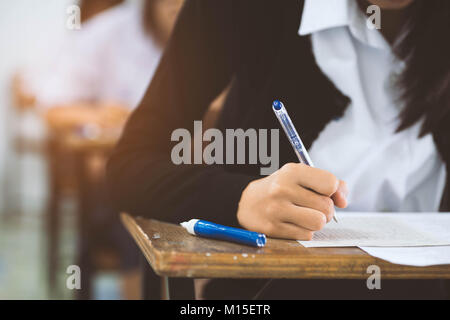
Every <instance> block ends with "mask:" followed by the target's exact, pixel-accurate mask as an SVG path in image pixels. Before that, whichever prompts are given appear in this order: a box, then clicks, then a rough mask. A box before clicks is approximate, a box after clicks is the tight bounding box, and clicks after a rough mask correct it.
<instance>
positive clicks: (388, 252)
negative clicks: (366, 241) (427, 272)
mask: <svg viewBox="0 0 450 320" xmlns="http://www.w3.org/2000/svg"><path fill="white" fill-rule="evenodd" d="M360 248H361V249H362V250H364V251H365V252H367V253H368V254H370V255H371V256H373V257H376V258H380V259H383V260H386V261H388V262H390V263H395V264H403V265H408V266H415V267H426V266H433V265H441V264H450V246H428V247H360Z"/></svg>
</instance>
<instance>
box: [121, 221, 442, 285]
mask: <svg viewBox="0 0 450 320" xmlns="http://www.w3.org/2000/svg"><path fill="white" fill-rule="evenodd" d="M121 218H122V221H123V223H124V224H125V226H126V228H127V229H128V231H129V232H130V234H131V235H132V236H133V238H134V239H135V241H136V243H137V244H138V245H139V247H140V249H141V250H142V252H143V254H144V255H145V257H146V259H147V261H148V263H149V264H150V265H151V267H152V268H153V270H154V271H155V272H156V274H158V275H159V276H162V277H163V278H162V279H163V280H164V281H165V283H166V284H167V277H188V278H278V279H282V278H295V279H367V278H368V277H369V275H370V274H368V273H367V267H368V266H370V265H377V266H379V267H380V268H381V273H382V276H383V279H450V265H446V266H431V267H409V266H402V265H396V264H392V263H389V262H386V261H384V260H381V259H377V258H374V257H372V256H370V255H368V254H366V253H365V252H364V251H362V250H361V249H359V248H353V247H352V248H304V247H303V246H302V245H300V244H299V243H298V242H296V241H288V240H277V239H268V241H267V244H266V246H265V247H264V248H252V247H248V246H242V245H239V244H234V243H228V242H223V241H218V240H211V239H204V238H199V237H195V236H192V235H189V234H188V233H187V232H186V231H185V230H184V229H183V228H182V227H180V226H178V225H174V224H169V223H164V222H159V221H156V220H150V219H144V218H139V217H138V218H133V217H131V216H130V215H128V214H122V215H121ZM167 290H168V288H167Z"/></svg>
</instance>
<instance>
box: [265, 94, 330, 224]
mask: <svg viewBox="0 0 450 320" xmlns="http://www.w3.org/2000/svg"><path fill="white" fill-rule="evenodd" d="M272 109H273V112H274V113H275V115H276V117H277V119H278V121H279V122H280V124H281V127H282V128H283V130H284V133H285V134H286V136H287V138H288V140H289V142H290V143H291V145H292V148H294V152H295V154H296V155H297V158H298V160H299V161H300V163H303V164H306V165H308V166H310V167H314V164H313V162H312V160H311V158H310V157H309V154H308V151H307V150H306V148H305V146H304V145H303V142H302V140H301V139H300V136H299V134H298V133H297V130H296V129H295V127H294V124H293V123H292V120H291V118H290V117H289V115H288V113H287V111H286V108H285V107H284V105H283V103H282V102H281V101H279V100H275V101H274V102H273V103H272ZM333 220H334V221H335V222H338V220H337V217H336V212H335V213H334V216H333Z"/></svg>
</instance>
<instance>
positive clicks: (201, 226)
mask: <svg viewBox="0 0 450 320" xmlns="http://www.w3.org/2000/svg"><path fill="white" fill-rule="evenodd" d="M180 225H181V226H182V227H183V228H185V229H186V230H187V231H188V232H189V233H190V234H193V235H196V236H201V237H205V238H212V239H218V240H225V241H231V242H236V243H241V244H246V245H249V246H253V247H264V246H265V245H266V235H265V234H262V233H258V232H253V231H248V230H244V229H238V228H232V227H226V226H223V225H220V224H217V223H213V222H209V221H205V220H199V219H191V220H189V221H188V222H182V223H180Z"/></svg>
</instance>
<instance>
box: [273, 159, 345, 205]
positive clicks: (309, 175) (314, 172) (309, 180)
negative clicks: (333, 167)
mask: <svg viewBox="0 0 450 320" xmlns="http://www.w3.org/2000/svg"><path fill="white" fill-rule="evenodd" d="M280 170H282V171H283V172H284V173H285V174H286V175H288V176H289V177H290V178H291V179H292V180H293V182H294V183H296V184H298V185H300V186H303V187H306V188H309V189H312V190H313V191H315V192H317V193H319V194H322V195H324V196H327V197H330V196H331V195H332V194H334V193H335V192H336V191H337V189H338V186H339V180H338V179H337V178H336V177H335V176H334V175H333V174H332V173H330V172H328V171H325V170H322V169H319V168H313V167H310V166H308V165H305V164H302V163H288V164H285V165H284V166H283V167H282V168H281V169H280Z"/></svg>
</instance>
